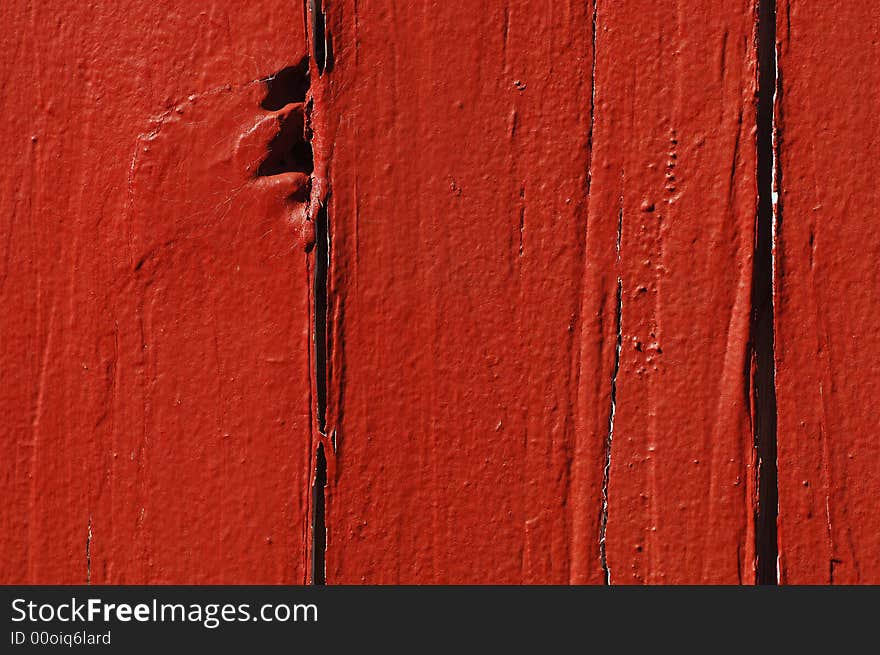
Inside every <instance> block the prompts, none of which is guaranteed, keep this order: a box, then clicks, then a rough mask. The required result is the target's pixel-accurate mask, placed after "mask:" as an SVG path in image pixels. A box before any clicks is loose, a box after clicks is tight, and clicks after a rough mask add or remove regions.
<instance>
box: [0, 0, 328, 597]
mask: <svg viewBox="0 0 880 655" xmlns="http://www.w3.org/2000/svg"><path fill="white" fill-rule="evenodd" d="M0 22H2V24H3V26H4V27H3V46H4V47H3V48H0V75H2V85H3V94H2V96H0V106H2V109H0V113H2V116H3V122H2V124H0V145H2V148H0V150H2V154H0V157H2V162H3V163H2V166H0V197H2V207H3V211H2V213H0V234H2V235H3V238H2V251H0V285H2V286H0V298H2V307H3V310H2V316H0V326H2V327H0V333H2V339H0V370H2V376H3V380H2V385H0V417H2V420H0V462H2V469H3V470H2V476H0V487H2V497H3V503H2V505H3V507H2V510H0V555H2V556H0V581H2V582H4V583H13V582H31V583H84V582H86V581H91V582H93V583H100V582H114V583H120V582H127V583H138V582H140V583H165V582H178V583H180V582H203V583H204V582H227V583H228V582H303V581H304V580H306V577H307V566H306V563H307V561H308V554H307V545H308V543H309V541H308V534H307V533H308V529H307V528H308V520H307V515H308V499H309V494H308V485H309V477H310V471H311V464H310V462H311V443H310V441H311V439H310V433H311V430H310V413H311V409H310V408H311V396H312V394H311V391H310V389H311V382H310V367H309V358H310V355H309V351H310V348H309V328H308V326H309V315H310V292H309V288H310V285H309V273H308V264H307V255H306V245H307V243H306V241H307V238H305V237H304V236H303V234H302V233H301V232H302V230H301V228H302V223H303V217H302V216H301V214H302V211H301V208H299V209H298V208H297V207H296V206H292V205H290V204H289V203H288V201H286V200H285V198H286V197H287V195H288V194H289V193H290V191H291V186H292V185H293V186H296V185H297V184H298V183H299V182H298V181H297V180H285V179H284V178H283V177H282V178H269V177H264V178H259V179H255V178H254V170H255V167H256V166H257V165H258V164H259V162H260V160H261V159H262V158H263V157H264V156H265V155H266V146H267V143H268V142H269V141H270V139H271V138H272V136H273V134H274V133H275V132H276V131H277V120H276V118H275V117H274V115H272V114H271V113H270V112H268V111H266V110H264V109H262V108H261V107H260V104H261V101H262V99H263V97H264V95H265V94H266V86H265V84H263V83H261V82H260V79H261V78H264V77H266V76H268V75H271V74H272V73H274V72H276V71H278V70H280V69H282V68H284V67H285V66H288V65H290V64H295V63H296V62H297V61H299V59H300V58H301V57H302V56H303V55H304V54H305V51H306V44H305V32H304V26H303V17H302V10H301V8H298V7H296V6H295V5H293V4H289V5H286V6H285V5H278V4H277V3H268V2H262V1H258V2H248V3H243V4H241V3H240V4H236V3H213V4H209V5H204V6H202V5H198V4H189V3H172V2H164V1H162V0H158V1H155V0H154V1H150V2H134V1H129V2H120V3H104V4H103V5H102V6H93V5H90V4H82V3H80V4H77V3H72V4H71V3H57V2H56V3H37V4H33V3H27V2H21V1H18V0H13V1H10V2H4V3H3V4H2V7H0Z"/></svg>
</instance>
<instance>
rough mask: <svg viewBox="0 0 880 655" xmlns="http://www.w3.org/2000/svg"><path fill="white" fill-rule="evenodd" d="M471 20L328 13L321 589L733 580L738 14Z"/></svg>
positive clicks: (741, 256)
mask: <svg viewBox="0 0 880 655" xmlns="http://www.w3.org/2000/svg"><path fill="white" fill-rule="evenodd" d="M473 11H474V10H473V7H472V6H470V5H468V4H467V3H460V2H450V3H438V4H428V5H415V4H411V3H403V4H400V5H396V6H394V7H387V6H367V5H364V4H363V3H359V4H357V5H356V4H355V3H353V2H350V1H346V2H339V3H333V5H332V7H331V6H329V5H328V9H327V12H328V21H329V22H328V25H329V33H330V35H331V37H332V39H331V40H332V43H333V47H334V58H333V60H334V68H333V70H332V71H329V72H328V73H326V75H325V78H324V85H325V87H326V94H327V95H326V96H325V98H326V113H327V115H326V132H325V137H326V138H327V139H328V141H329V143H332V156H331V160H330V163H329V185H330V193H331V196H330V201H329V224H330V228H329V230H330V239H331V244H332V245H331V261H330V288H329V299H330V310H329V314H328V322H329V342H328V348H329V361H330V371H329V377H328V409H327V430H328V435H329V436H330V438H331V440H332V441H333V442H334V443H335V446H336V450H335V453H333V452H331V453H330V458H329V464H328V465H329V477H328V479H329V483H328V490H327V492H328V506H327V526H328V546H327V548H328V550H327V579H328V582H342V583H346V582H370V583H413V582H414V583H425V582H437V583H440V582H453V583H454V582H472V583H474V582H477V583H478V582H495V583H507V582H511V583H517V582H526V583H531V582H545V583H546V582H557V583H558V582H593V583H601V582H603V581H606V579H607V578H608V576H609V570H610V581H611V582H612V583H616V582H669V583H672V582H737V581H742V582H748V581H750V580H751V579H753V569H754V564H753V560H754V546H753V540H754V538H753V527H752V526H753V515H754V511H755V508H754V483H753V468H752V458H753V455H752V434H751V421H750V399H749V380H750V373H749V362H750V360H749V349H748V338H749V307H750V294H751V283H752V250H753V240H754V217H755V206H756V195H755V193H756V192H755V186H756V183H755V137H754V126H755V116H754V93H755V76H756V70H755V51H754V39H755V32H754V30H755V6H754V4H753V2H751V1H741V2H733V3H727V4H726V5H725V6H724V7H723V8H720V9H719V7H718V6H717V3H709V2H700V3H696V5H695V6H694V5H693V3H692V5H689V6H688V8H687V10H685V9H680V10H679V11H677V12H675V11H672V12H670V9H669V8H668V7H665V6H664V7H661V6H657V5H656V3H650V2H647V1H645V2H628V3H625V4H620V3H606V2H599V3H598V4H597V6H596V7H593V6H590V4H589V3H573V2H572V3H569V2H563V3H558V2H557V3H547V4H543V5H540V6H535V4H534V3H527V2H518V1H512V2H506V3H495V2H492V3H488V4H484V5H483V6H482V7H481V9H480V11H479V17H478V18H477V19H474V20H463V18H462V17H463V16H470V15H472V14H473ZM594 52H595V55H596V56H595V59H594V56H593V55H594ZM592 106H594V107H595V111H594V112H593V111H591V107H592ZM591 143H592V149H591ZM329 150H330V148H329V147H328V152H329ZM588 191H589V193H588ZM618 280H619V281H620V282H618ZM618 294H619V297H620V299H621V302H620V303H618ZM619 307H620V311H618V308H619ZM618 333H619V334H618ZM618 343H619V344H620V346H619V350H620V355H619V362H617V359H618V358H617V355H616V353H617V350H618ZM612 398H613V400H614V402H613V403H612ZM612 417H613V435H612V436H613V439H612V443H611V458H610V469H609V479H607V480H606V479H605V478H606V474H605V470H606V465H607V459H608V452H607V451H608V447H609V443H608V442H609V432H610V430H609V427H610V426H609V423H610V419H612ZM606 492H607V493H606ZM606 501H607V502H606Z"/></svg>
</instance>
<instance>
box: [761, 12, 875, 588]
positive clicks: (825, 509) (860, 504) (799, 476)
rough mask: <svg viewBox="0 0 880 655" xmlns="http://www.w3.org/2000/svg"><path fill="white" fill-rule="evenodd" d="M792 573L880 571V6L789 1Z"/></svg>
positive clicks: (785, 60) (784, 496) (782, 349)
mask: <svg viewBox="0 0 880 655" xmlns="http://www.w3.org/2000/svg"><path fill="white" fill-rule="evenodd" d="M778 30H779V33H778V40H779V70H780V79H781V86H780V90H779V95H778V97H777V112H778V118H779V124H778V129H779V139H778V148H779V160H778V163H779V167H780V169H781V173H780V179H779V184H780V189H779V205H778V215H779V219H778V220H779V224H778V241H777V270H776V330H777V336H776V353H777V373H776V376H777V398H778V417H779V418H778V421H779V425H778V435H779V436H778V448H779V532H780V534H779V550H780V559H779V564H780V577H781V580H782V581H783V582H788V583H794V584H797V583H800V584H804V583H830V582H834V583H844V584H846V583H850V584H852V583H877V582H878V581H880V562H878V559H877V553H878V552H880V504H878V502H877V494H878V490H880V467H878V461H880V442H878V440H877V437H876V434H877V418H876V416H877V401H876V391H877V385H878V370H880V354H878V353H880V339H878V336H877V331H876V322H877V309H876V304H877V303H876V299H877V290H878V289H880V274H878V268H877V264H876V262H877V259H878V257H880V238H878V235H877V229H876V218H875V206H876V204H877V201H878V191H877V182H876V180H877V175H878V174H880V166H878V164H877V154H878V142H877V134H878V131H880V118H878V115H877V106H878V94H880V49H878V38H880V7H878V6H877V5H876V3H871V2H846V3H844V2H840V3H833V7H829V6H828V3H820V2H806V3H803V2H788V1H783V2H780V6H779V12H778Z"/></svg>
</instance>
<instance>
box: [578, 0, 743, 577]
mask: <svg viewBox="0 0 880 655" xmlns="http://www.w3.org/2000/svg"><path fill="white" fill-rule="evenodd" d="M633 4H634V5H635V6H631V7H630V8H629V10H628V11H626V12H623V11H619V10H618V8H617V7H618V5H616V4H612V3H602V2H599V12H598V22H597V35H598V38H597V43H596V51H597V58H596V70H597V73H596V116H595V127H594V131H593V143H594V151H593V160H592V170H593V183H592V188H591V194H590V224H589V226H588V229H587V234H588V240H589V241H590V242H591V245H592V242H595V246H593V247H594V248H595V250H591V252H590V255H588V257H587V261H588V263H589V265H588V271H589V272H590V274H591V275H593V276H594V277H599V276H602V282H603V284H602V286H601V287H600V288H601V289H602V293H603V297H604V298H605V299H606V301H605V304H604V310H603V316H605V317H607V318H606V319H605V323H604V325H603V326H602V328H603V329H604V338H603V345H604V348H603V351H604V352H603V355H604V358H605V359H606V360H607V359H609V358H610V356H611V353H610V351H611V349H612V347H613V344H614V338H613V334H612V329H613V327H614V322H613V321H612V320H611V316H613V305H612V302H611V300H612V299H613V298H614V296H615V293H616V289H615V287H616V285H617V284H618V283H619V284H620V356H619V370H618V372H617V376H616V385H615V387H616V389H615V391H616V394H615V401H616V406H615V412H614V421H613V435H612V441H611V446H610V453H611V457H610V459H611V462H610V471H609V476H608V477H609V479H608V523H607V533H606V556H607V566H608V569H609V572H610V580H611V582H612V583H673V584H677V583H716V584H717V583H752V582H753V581H754V573H753V561H754V535H753V514H754V501H755V498H754V485H753V477H754V475H753V467H752V428H751V419H750V400H749V395H748V392H749V377H748V376H749V307H750V302H751V292H752V252H753V248H754V224H755V210H756V204H757V203H756V179H755V166H756V155H755V153H756V144H755V106H754V98H755V91H756V57H755V55H756V53H755V48H754V40H755V4H754V2H752V1H751V0H742V1H740V2H731V3H725V6H724V8H723V9H719V7H718V4H717V3H715V2H701V3H688V6H687V8H685V7H684V6H682V7H680V8H679V9H678V10H677V11H675V12H672V13H670V10H669V8H668V7H663V6H661V5H660V4H657V3H654V2H639V3H633ZM621 53H626V55H625V56H622V55H621ZM658 53H662V54H661V55H660V56H658ZM618 221H619V226H620V227H619V229H620V232H619V234H618V235H615V231H616V229H617V224H618ZM590 235H591V236H590ZM615 249H616V252H615ZM593 253H596V254H593ZM612 271H614V272H613V273H612ZM618 281H619V282H618ZM590 291H592V289H590V290H589V291H588V293H587V294H585V297H584V302H585V304H586V307H588V308H590V309H591V310H592V307H591V303H595V302H596V300H595V298H596V296H595V295H592V296H591V295H590V293H589V292H590ZM593 293H595V292H593ZM593 311H595V310H593ZM585 315H587V312H586V311H585ZM586 329H587V332H588V333H589V331H590V330H591V326H586ZM585 340H586V339H585ZM594 398H595V396H592V395H591V396H588V399H589V400H590V401H592V400H593V399H594ZM600 400H603V399H601V398H600ZM588 406H589V404H588V403H584V404H583V405H582V409H581V411H587V410H586V408H585V407H588ZM584 437H585V438H592V439H595V438H597V437H598V435H596V434H590V433H585V435H584Z"/></svg>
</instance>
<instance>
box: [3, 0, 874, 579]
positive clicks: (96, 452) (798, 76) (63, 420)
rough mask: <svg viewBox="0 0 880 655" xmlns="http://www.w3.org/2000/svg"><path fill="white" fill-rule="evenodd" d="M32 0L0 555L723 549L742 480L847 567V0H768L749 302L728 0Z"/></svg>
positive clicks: (14, 210)
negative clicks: (774, 8) (771, 86)
mask: <svg viewBox="0 0 880 655" xmlns="http://www.w3.org/2000/svg"><path fill="white" fill-rule="evenodd" d="M767 1H768V0H762V2H767ZM50 4H52V5H57V6H46V5H45V4H43V5H33V4H32V3H26V2H24V1H23V0H10V1H9V2H6V3H4V4H3V5H2V7H0V24H2V25H3V31H2V37H3V38H2V43H3V45H4V47H3V48H2V49H0V82H2V88H3V94H2V95H0V115H2V116H3V119H4V120H3V122H2V123H0V146H2V152H0V157H2V162H0V163H2V165H0V208H2V212H0V235H2V240H0V244H2V245H0V302H2V308H3V309H2V312H0V375H2V384H0V463H2V470H0V493H2V497H3V499H4V502H3V503H2V505H0V582H5V583H17V582H31V583H81V582H92V583H261V582H265V583H282V582H284V583H304V582H309V581H317V582H320V581H321V580H322V579H323V578H324V576H325V574H326V581H327V582H328V583H360V582H369V583H464V582H467V583H596V584H601V583H612V584H623V583H743V584H752V583H754V582H755V581H756V579H758V578H760V577H761V575H763V574H761V573H756V558H758V551H759V550H760V551H761V556H762V557H763V558H764V559H763V560H760V559H759V561H763V562H765V563H766V561H767V560H766V558H767V556H768V554H772V553H773V552H774V551H773V547H774V544H773V543H772V542H768V541H767V538H768V535H770V533H769V532H764V531H763V530H765V529H766V526H765V525H764V523H762V520H765V519H767V517H768V516H769V517H770V520H771V523H772V516H773V513H772V512H770V511H769V509H768V507H767V506H766V504H767V499H768V498H772V497H773V495H772V494H771V493H770V492H769V491H768V489H767V487H766V485H768V484H772V485H773V488H774V490H775V489H776V485H777V484H778V495H779V508H778V509H779V535H778V537H779V540H778V546H779V564H780V576H781V578H780V579H781V581H782V582H793V583H798V582H876V581H877V580H878V579H880V571H878V570H876V569H877V565H876V564H875V562H874V559H875V558H873V557H872V555H873V554H874V553H875V552H876V551H877V549H878V546H880V543H878V540H880V537H878V534H880V530H878V516H880V514H878V511H877V509H876V507H877V506H876V503H875V502H873V496H875V495H876V490H877V488H878V485H880V480H878V473H877V471H878V469H877V462H878V460H880V450H878V446H877V444H876V443H875V441H876V440H874V439H873V437H872V423H873V420H874V416H873V413H874V412H873V409H874V407H875V405H876V403H874V402H873V400H872V393H873V387H872V384H873V380H874V378H875V377H876V373H875V369H876V368H877V366H876V365H875V364H876V362H875V360H876V359H877V355H876V353H877V352H878V347H877V346H878V344H875V343H874V341H875V340H876V339H875V338H874V337H873V336H872V335H873V330H872V328H873V323H872V318H873V314H874V312H873V303H872V299H873V295H872V294H873V291H874V290H875V289H877V288H880V280H878V279H877V273H876V272H875V268H876V267H875V266H874V261H875V259H876V255H877V254H878V253H877V251H878V245H877V240H876V239H875V238H874V236H873V231H872V230H871V209H870V208H871V207H872V206H873V205H874V204H875V203H874V202H873V201H874V199H875V195H876V190H875V186H876V185H875V184H874V178H875V177H876V175H875V174H876V172H877V171H876V170H875V168H876V166H875V164H874V163H873V162H874V157H873V155H874V151H875V150H876V148H875V147H874V145H875V140H876V139H875V136H874V134H875V132H876V131H877V129H876V128H877V127H878V126H877V125H876V123H877V119H876V118H875V113H876V112H875V111H874V108H875V106H876V104H877V103H876V102H875V100H876V99H875V98H874V96H875V95H876V88H877V75H876V72H877V70H878V66H877V59H878V54H877V46H876V42H877V30H878V28H877V25H878V18H880V16H878V15H877V14H878V10H876V9H874V8H873V6H872V5H871V4H870V3H867V2H851V3H846V4H843V3H832V4H833V6H831V7H829V5H828V3H818V2H809V3H800V2H798V3H793V2H789V1H788V0H780V2H779V7H778V9H779V11H778V15H777V29H778V39H779V74H780V81H779V93H778V95H777V102H776V116H777V122H778V124H777V133H778V137H779V138H778V140H777V144H778V159H777V161H776V162H775V165H776V167H777V171H778V180H779V203H778V206H777V209H778V212H777V218H778V225H777V230H776V233H775V238H776V241H775V248H776V250H775V254H776V258H775V260H774V264H775V278H774V279H773V281H774V284H775V287H774V295H773V300H774V303H773V308H772V309H773V311H774V312H775V315H774V316H772V318H773V320H774V321H775V334H774V335H771V334H770V333H769V330H768V332H767V333H766V334H764V333H762V332H761V330H763V329H764V323H762V321H761V320H756V319H755V317H756V316H757V314H758V313H760V312H759V310H760V307H759V306H758V305H761V302H762V300H761V299H760V298H758V297H757V296H758V295H759V294H758V293H757V292H756V289H758V290H760V289H761V288H763V286H762V285H764V284H765V283H766V284H768V285H769V284H770V282H771V277H770V270H769V267H767V269H766V270H765V269H764V267H763V264H762V260H761V259H760V257H756V254H755V253H756V252H757V253H761V252H763V251H762V250H761V248H762V247H763V246H764V245H767V246H768V251H767V252H768V254H769V245H770V244H769V241H768V242H767V243H766V244H764V243H763V242H761V243H758V242H759V241H761V239H760V234H761V230H760V229H759V230H756V225H757V224H758V223H759V222H761V221H765V220H767V219H768V217H769V214H767V215H765V214H764V213H762V211H759V202H758V197H759V186H761V193H762V194H764V195H762V196H761V197H762V198H766V197H767V196H766V194H768V193H769V191H770V189H769V186H768V185H767V184H766V183H765V182H766V181H763V180H761V179H760V176H759V175H758V174H757V173H756V171H757V169H758V155H757V151H758V150H759V144H758V139H757V138H756V134H757V133H758V123H759V117H758V114H757V110H756V94H757V93H758V52H759V51H758V47H757V39H758V29H757V22H756V21H757V16H758V4H760V3H758V2H757V0H732V1H731V2H727V3H723V5H722V6H719V3H717V2H709V1H708V0H695V1H694V2H690V3H686V4H687V6H684V5H681V6H679V5H670V4H669V3H659V4H658V3H656V2H648V1H647V0H629V1H628V2H624V3H621V2H609V1H607V0H595V1H593V2H586V3H584V2H568V1H563V2H555V3H544V4H540V3H539V4H538V5H536V4H535V3H534V2H525V1H523V0H507V1H505V2H496V1H494V0H493V1H492V2H488V3H482V5H481V6H480V7H479V10H476V9H475V7H474V5H473V4H472V3H466V2H460V1H458V0H454V1H451V2H443V3H439V2H438V3H415V2H408V1H407V2H398V3H363V2H355V1H354V0H324V2H323V3H322V2H315V1H311V0H308V1H306V2H302V3H300V2H292V3H288V4H286V5H278V4H272V3H268V2H265V0H254V1H253V2H249V3H238V4H236V3H231V2H219V1H218V2H214V3H209V4H208V5H205V6H201V5H195V6H190V5H187V4H185V3H184V4H181V3H176V4H175V3H170V2H167V0H154V1H152V2H145V1H144V0H125V1H124V2H119V3H112V4H105V5H103V6H99V7H94V6H91V5H90V6H82V7H77V6H63V5H62V4H61V3H50ZM762 6H764V7H765V8H766V7H767V5H766V4H764V5H762ZM307 56H308V58H306V57H307ZM767 63H769V65H771V66H772V62H767V61H766V60H765V64H767ZM276 75H277V76H276ZM763 92H764V94H765V95H762V97H763V98H764V102H769V98H768V97H767V96H766V92H767V90H766V89H764V91H763ZM762 106H768V107H769V104H767V105H762ZM763 129H764V130H769V129H770V126H769V124H768V125H764V126H763ZM762 133H763V132H762ZM769 154H770V153H769V151H767V152H765V153H764V156H769ZM762 161H769V160H762ZM768 170H769V169H768ZM760 224H761V225H763V227H764V228H766V227H767V225H765V224H764V223H760ZM327 257H329V264H328V263H327V262H328V260H327V259H325V258H327ZM763 275H766V280H764V279H763V278H762V277H761V276H763ZM325 287H326V288H325ZM767 297H768V299H769V297H770V296H769V292H768V296H767ZM325 305H326V307H325ZM761 307H763V305H761ZM762 316H763V315H762ZM766 320H767V324H766V325H767V327H769V324H770V317H768V318H767V319H766ZM772 338H775V353H773V352H771V351H769V350H768V351H766V353H764V354H766V356H767V358H768V359H767V361H771V360H772V359H773V357H774V356H775V363H776V369H775V373H776V385H775V399H776V402H777V408H778V415H776V414H773V413H772V409H771V410H768V409H767V408H768V407H772V404H767V402H766V401H767V399H768V398H767V396H766V394H768V393H772V391H773V390H774V389H773V388H772V386H771V387H767V388H764V387H762V386H761V384H760V383H759V381H758V380H759V378H761V375H763V376H765V377H763V378H761V379H762V380H765V381H766V380H767V379H769V378H767V377H766V376H767V374H768V372H767V371H766V370H763V369H761V366H763V364H762V361H763V360H761V356H760V354H758V350H760V348H761V347H765V346H766V347H771V346H773V344H771V340H772ZM759 369H760V370H759ZM768 411H770V414H767V412H768ZM762 412H763V413H762ZM774 420H776V423H777V429H776V433H775V435H774V434H771V433H770V432H769V431H768V432H767V433H766V434H765V433H764V432H762V430H764V428H763V427H759V426H767V425H772V423H773V421H774ZM756 436H757V438H758V439H759V440H760V441H761V444H762V445H761V448H762V449H764V450H763V451H762V452H769V450H767V448H768V447H769V445H772V444H771V442H768V441H766V440H768V439H771V440H772V439H774V438H775V441H774V442H772V443H775V444H777V445H778V453H779V460H778V464H779V466H778V480H777V479H775V477H774V475H772V474H768V473H766V472H767V471H768V470H769V469H766V468H765V469H763V470H764V471H765V474H764V475H763V476H760V484H761V485H764V487H763V488H762V489H759V488H758V486H759V482H758V480H759V475H758V473H757V466H756V448H755V439H756ZM771 449H772V448H771ZM319 450H320V451H321V452H326V460H327V463H326V466H327V471H326V479H327V484H326V487H324V488H322V484H321V481H322V480H323V477H324V472H323V471H322V470H321V468H322V458H321V457H319ZM759 450H761V449H760V448H759ZM316 480H317V481H318V482H317V484H316ZM313 487H317V489H313ZM313 493H314V497H313ZM759 499H763V504H762V503H760V502H759ZM774 509H775V508H774ZM768 512H769V513H768ZM756 519H757V521H756ZM313 522H314V527H313ZM756 524H757V525H758V526H759V527H756ZM771 536H772V535H771ZM325 538H326V540H325ZM325 546H326V551H325ZM313 551H314V552H313ZM313 558H314V562H315V565H316V567H317V568H316V569H315V571H312V570H311V567H312V564H311V562H312V559H313ZM763 568H764V567H763V566H762V570H763Z"/></svg>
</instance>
